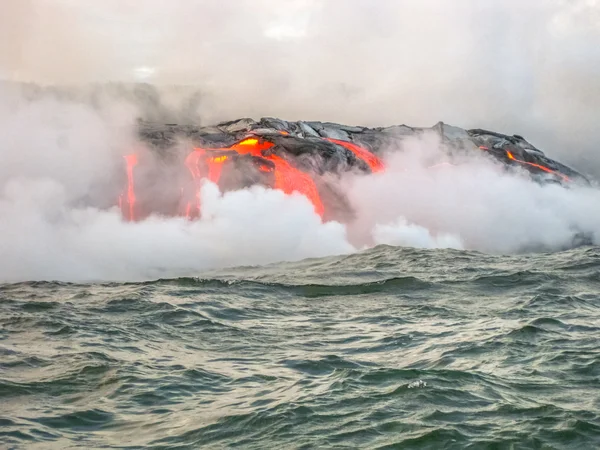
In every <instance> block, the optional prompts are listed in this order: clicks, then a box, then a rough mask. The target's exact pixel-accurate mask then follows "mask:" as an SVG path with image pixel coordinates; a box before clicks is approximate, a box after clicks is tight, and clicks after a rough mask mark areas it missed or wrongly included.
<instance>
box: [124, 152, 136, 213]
mask: <svg viewBox="0 0 600 450" xmlns="http://www.w3.org/2000/svg"><path fill="white" fill-rule="evenodd" d="M124 158H125V163H126V164H127V206H128V209H127V212H128V213H129V214H128V217H127V218H128V219H129V220H130V221H134V220H135V186H134V184H133V168H134V167H135V166H136V165H137V163H138V158H137V155H136V154H131V155H126V156H124ZM119 206H120V207H121V210H122V209H123V198H122V196H121V197H119Z"/></svg>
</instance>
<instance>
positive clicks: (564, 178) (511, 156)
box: [506, 150, 571, 181]
mask: <svg viewBox="0 0 600 450" xmlns="http://www.w3.org/2000/svg"><path fill="white" fill-rule="evenodd" d="M506 156H508V159H510V160H512V161H515V162H517V163H519V164H525V165H528V166H531V167H535V168H537V169H540V170H543V171H544V172H547V173H551V174H553V175H556V176H558V177H560V178H562V179H563V180H564V181H571V180H570V178H569V177H568V176H566V175H563V174H562V173H560V172H557V171H556V170H552V169H550V168H548V167H546V166H542V165H540V164H534V163H530V162H527V161H521V160H520V159H517V158H515V156H514V155H513V154H512V152H510V151H508V150H506Z"/></svg>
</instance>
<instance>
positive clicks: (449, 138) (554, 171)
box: [139, 117, 588, 183]
mask: <svg viewBox="0 0 600 450" xmlns="http://www.w3.org/2000/svg"><path fill="white" fill-rule="evenodd" d="M139 125H140V126H139V134H140V136H141V138H142V139H143V140H144V141H146V142H147V143H149V144H150V146H151V147H152V148H154V149H155V150H156V151H158V152H165V151H167V150H168V149H170V148H173V147H174V146H175V144H176V143H177V142H178V140H181V139H184V140H187V141H189V142H191V143H192V144H193V145H196V146H199V147H204V148H223V147H228V146H230V145H233V144H234V143H236V142H238V141H240V140H241V139H244V138H245V137H247V136H248V135H255V136H262V137H264V138H266V139H268V140H270V141H272V142H273V143H274V144H275V147H274V151H276V152H278V153H282V154H284V155H285V156H289V157H292V159H294V160H295V162H296V165H298V166H299V167H300V168H302V169H304V170H308V169H310V170H312V171H313V172H315V173H317V174H322V173H325V172H341V171H344V170H349V169H353V168H357V169H360V170H363V171H366V172H368V171H369V168H368V166H367V165H366V164H365V163H364V162H363V161H361V160H360V159H358V158H356V157H355V155H354V154H353V153H352V152H351V151H349V150H348V149H346V148H344V147H342V146H340V145H337V144H335V143H332V142H330V141H327V140H326V139H338V140H342V141H349V142H352V143H355V144H357V145H360V146H361V147H364V148H366V149H368V150H370V151H371V152H373V153H374V154H379V153H381V152H382V151H384V150H388V149H391V148H402V144H403V142H404V141H406V140H407V139H410V138H417V137H423V136H427V135H433V136H435V137H437V138H439V140H440V141H441V143H442V144H443V145H444V147H445V148H446V149H448V151H449V152H450V153H463V154H464V153H467V154H468V152H478V153H481V151H482V149H485V151H486V153H487V154H489V155H490V156H492V157H494V158H495V159H497V160H498V161H500V162H502V163H503V164H505V165H506V166H507V167H513V166H514V167H520V168H522V169H525V170H527V171H529V172H530V173H531V174H532V176H533V178H534V179H536V180H537V181H556V182H563V181H565V180H566V179H567V178H568V179H569V180H570V181H578V182H583V183H588V181H587V179H586V178H585V177H584V176H583V175H581V174H580V173H578V172H576V171H575V170H573V169H571V168H570V167H567V166H565V165H564V164H561V163H559V162H557V161H555V160H553V159H551V158H549V157H547V156H546V155H545V154H544V153H543V152H542V151H541V150H539V149H537V148H536V147H535V146H533V145H532V144H531V143H529V142H528V141H527V140H525V139H524V138H523V137H522V136H518V135H513V136H509V135H504V134H500V133H495V132H493V131H487V130H481V129H473V130H464V129H462V128H458V127H454V126H450V125H447V124H444V123H442V122H440V123H438V124H436V125H435V126H433V127H431V128H415V127H409V126H407V125H397V126H391V127H385V128H384V127H381V128H367V127H357V126H347V125H340V124H335V123H330V122H304V121H298V122H288V121H285V120H281V119H275V118H270V117H266V118H262V119H260V120H258V121H256V120H253V119H249V118H244V119H239V120H234V121H230V122H223V123H219V124H217V125H214V126H205V127H202V126H196V125H178V124H159V123H150V122H140V124H139ZM510 156H512V158H511V157H510Z"/></svg>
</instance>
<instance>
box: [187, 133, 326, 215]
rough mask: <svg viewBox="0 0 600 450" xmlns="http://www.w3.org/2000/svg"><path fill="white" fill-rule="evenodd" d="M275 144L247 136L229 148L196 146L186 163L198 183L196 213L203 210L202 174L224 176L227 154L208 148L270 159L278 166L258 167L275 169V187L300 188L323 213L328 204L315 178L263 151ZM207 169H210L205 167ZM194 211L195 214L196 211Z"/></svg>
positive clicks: (216, 180)
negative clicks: (211, 154)
mask: <svg viewBox="0 0 600 450" xmlns="http://www.w3.org/2000/svg"><path fill="white" fill-rule="evenodd" d="M274 145H275V144H273V143H272V142H269V141H265V140H262V139H258V138H247V139H244V140H243V141H241V142H238V143H237V144H234V145H232V146H231V147H229V148H219V149H204V148H196V149H194V151H193V152H192V153H190V155H189V156H188V157H187V159H186V165H187V167H188V168H189V170H190V172H191V173H192V177H193V178H194V181H195V183H196V184H197V185H196V192H197V193H196V196H197V197H198V204H197V205H196V208H197V210H196V211H194V213H198V214H199V212H200V203H199V201H200V200H199V193H200V186H199V185H198V183H199V182H200V180H201V178H202V177H203V174H204V173H206V172H208V179H209V180H210V181H212V182H213V183H215V184H218V183H219V180H220V178H221V172H222V169H223V163H224V162H225V161H227V159H228V157H227V156H225V155H222V156H216V157H210V156H207V153H209V152H219V153H221V152H228V151H229V152H236V153H237V154H240V155H251V156H255V157H259V158H262V159H266V160H269V161H271V162H272V163H273V165H274V166H275V167H274V169H272V168H271V167H268V166H267V165H261V166H259V170H261V171H263V172H272V171H273V172H274V174H275V186H274V188H275V189H280V190H282V191H283V192H285V193H286V194H291V193H292V192H295V191H296V192H298V193H300V194H302V195H304V196H306V197H307V198H308V199H309V200H310V201H311V202H312V203H313V205H314V207H315V211H316V212H317V213H318V214H319V215H320V216H323V213H324V211H325V208H324V207H323V203H322V201H321V197H320V195H319V191H318V190H317V186H316V184H315V182H314V181H313V179H312V178H310V176H309V175H307V174H305V173H304V172H301V171H300V170H298V169H296V168H295V167H293V166H292V165H291V164H290V163H289V162H287V161H286V160H285V159H283V158H281V157H279V156H277V155H273V154H266V155H265V154H264V153H263V152H264V151H265V150H268V149H270V148H271V147H273V146H274ZM201 163H205V165H206V167H205V170H202V169H201ZM206 169H208V170H206ZM191 215H192V212H191V204H188V206H187V209H186V216H187V217H191ZM194 215H195V214H194Z"/></svg>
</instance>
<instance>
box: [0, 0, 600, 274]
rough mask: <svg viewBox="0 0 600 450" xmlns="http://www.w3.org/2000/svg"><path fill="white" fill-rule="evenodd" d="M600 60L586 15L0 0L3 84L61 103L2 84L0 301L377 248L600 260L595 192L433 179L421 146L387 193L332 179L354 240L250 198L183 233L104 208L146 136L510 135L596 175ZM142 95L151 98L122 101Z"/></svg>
mask: <svg viewBox="0 0 600 450" xmlns="http://www.w3.org/2000/svg"><path fill="white" fill-rule="evenodd" d="M599 49H600V2H598V1H597V0H571V1H564V0H528V1H526V2H524V1H517V0H489V1H486V2H480V1H476V0H456V1H446V0H381V1H377V2H373V1H370V0H369V1H368V0H331V1H326V2H323V1H319V0H289V1H286V2H281V1H278V0H258V1H245V0H240V1H236V2H223V1H217V0H180V1H177V2H167V1H162V0H147V1H143V2H141V1H138V0H104V1H101V2H84V1H80V0H5V1H4V2H3V4H2V14H0V80H11V81H19V82H34V83H38V84H51V85H61V86H62V87H63V89H62V91H60V92H59V93H56V92H55V93H54V94H48V93H40V92H37V87H36V86H33V87H31V86H30V87H29V88H28V89H24V90H21V89H20V88H15V87H14V86H10V85H2V84H1V83H0V156H1V161H2V163H1V164H0V254H1V255H2V261H1V262H0V281H16V280H29V279H62V280H124V279H127V280H129V279H148V278H156V277H171V276H179V275H195V274H197V273H198V272H199V271H201V270H203V269H207V268H213V267H221V266H231V265H242V264H263V263H268V262H274V261H279V260H292V259H299V258H305V257H310V256H325V255H330V254H337V253H347V252H352V251H354V250H355V249H357V248H363V247H364V246H370V245H375V244H379V243H387V244H392V245H407V246H417V247H423V248H437V247H452V248H465V249H475V250H481V251H488V252H500V253H511V252H520V251H527V250H558V249H561V248H565V247H569V246H570V245H573V243H574V240H575V241H576V240H577V238H578V237H580V236H585V237H587V238H588V239H589V240H591V241H592V242H594V243H596V244H598V243H600V225H599V224H600V213H599V212H598V211H600V209H599V208H598V204H600V196H599V194H598V191H597V190H594V189H591V188H585V187H572V188H569V189H564V188H562V187H560V186H556V185H546V186H540V185H537V184H534V183H531V182H529V181H528V180H527V179H526V177H519V176H509V175H507V174H506V173H504V172H503V171H502V170H501V168H500V167H498V166H496V165H494V164H491V163H490V162H489V161H485V160H483V159H482V160H479V159H478V160H476V161H471V162H469V163H467V164H464V165H460V166H458V167H447V166H440V167H438V168H435V169H428V168H427V166H429V165H430V164H431V161H433V160H439V159H440V158H441V155H442V154H443V153H444V152H443V149H441V148H440V145H439V143H437V142H432V141H426V140H424V141H420V142H413V143H411V144H408V145H407V146H406V148H405V149H404V150H405V151H404V152H402V153H398V152H396V153H393V156H390V157H389V161H388V163H389V167H390V168H389V170H388V171H387V172H386V173H384V174H380V175H376V176H372V177H358V178H355V177H351V178H346V179H344V180H343V182H342V188H343V189H344V190H346V191H347V192H348V195H349V198H350V201H351V203H352V205H353V206H354V208H355V209H356V211H357V217H358V219H357V220H356V221H355V222H353V223H351V224H348V226H347V227H344V226H342V225H340V224H337V223H327V224H322V223H321V222H320V220H319V219H318V217H317V216H316V215H315V214H314V213H313V212H312V208H311V206H310V204H309V203H308V201H307V200H306V199H304V198H302V197H297V196H295V197H294V196H292V197H286V196H284V195H283V194H281V193H280V192H275V191H272V190H265V189H259V188H255V189H251V190H246V191H240V192H233V193H227V194H225V195H221V194H219V193H218V191H217V190H216V188H215V187H214V186H211V185H207V186H205V189H204V190H203V196H204V197H203V206H204V208H205V211H206V212H207V215H206V217H205V218H204V219H203V220H201V221H198V222H193V223H190V222H188V221H185V220H183V219H179V218H164V217H158V216H154V217H150V218H149V219H147V220H145V221H143V222H141V223H135V224H132V223H125V222H123V221H122V220H121V219H120V215H119V213H118V211H117V210H116V208H114V204H115V201H116V198H117V196H118V194H119V192H120V190H121V188H122V169H123V167H122V163H123V160H122V156H123V155H124V154H127V153H131V152H132V150H135V151H142V152H143V150H144V149H143V146H142V145H141V144H140V143H139V142H138V141H137V139H136V137H135V133H134V126H133V125H134V120H135V118H136V117H137V116H139V115H142V116H145V117H149V118H154V119H157V120H167V118H168V119H169V120H172V119H175V120H186V121H194V122H200V123H202V124H207V122H214V121H216V120H230V119H236V118H239V117H242V116H253V117H255V118H257V117H261V116H279V117H282V118H284V119H290V120H296V119H303V120H328V121H338V122H346V123H350V124H363V125H372V126H382V125H390V124H397V123H402V122H404V123H409V124H413V125H419V126H420V125H431V124H433V123H436V122H437V121H439V120H443V121H444V122H446V123H452V124H455V125H458V126H463V127H465V128H475V127H482V128H490V129H494V130H497V131H502V132H506V133H509V134H512V133H518V134H522V135H524V136H525V137H527V138H528V140H530V141H532V142H533V143H534V144H536V145H537V146H538V147H540V148H542V149H544V150H545V151H546V152H547V153H548V154H549V155H550V156H552V157H557V158H558V159H561V160H562V161H563V162H565V163H568V164H571V165H574V166H575V168H577V169H579V170H582V171H584V172H586V173H592V174H593V173H595V174H599V173H600V159H599V158H598V157H597V147H598V145H599V144H600V142H599V140H598V138H597V123H598V120H599V119H600V116H599V112H598V107H597V106H598V104H599V103H600V50H599ZM140 81H144V82H149V83H152V84H153V86H154V88H152V89H155V91H153V90H152V89H151V88H145V89H138V88H136V87H132V86H128V85H125V84H120V83H131V82H140ZM109 82H110V83H113V82H116V84H112V85H110V86H106V85H105V84H106V83H109ZM90 83H98V84H97V85H95V86H93V87H90ZM75 86H77V87H75ZM152 188H153V194H154V193H156V196H157V197H159V196H160V192H161V188H162V186H161V185H160V183H158V184H157V185H156V186H152Z"/></svg>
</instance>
